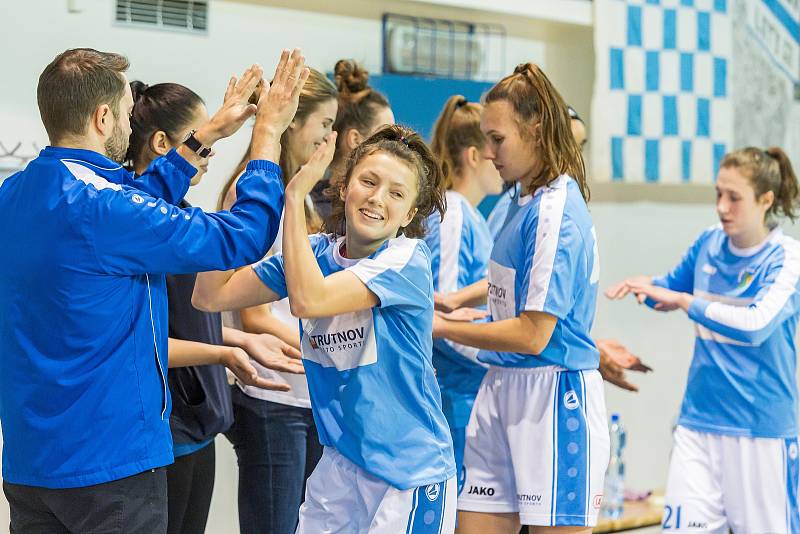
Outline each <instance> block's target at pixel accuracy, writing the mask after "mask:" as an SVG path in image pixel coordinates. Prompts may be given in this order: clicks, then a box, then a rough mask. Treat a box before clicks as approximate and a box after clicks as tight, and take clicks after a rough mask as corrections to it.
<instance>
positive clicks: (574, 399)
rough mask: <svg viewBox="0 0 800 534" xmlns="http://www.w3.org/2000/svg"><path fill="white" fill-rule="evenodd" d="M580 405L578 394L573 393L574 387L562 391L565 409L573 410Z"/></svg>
mask: <svg viewBox="0 0 800 534" xmlns="http://www.w3.org/2000/svg"><path fill="white" fill-rule="evenodd" d="M580 405H581V401H579V400H578V394H577V393H575V390H574V389H571V390H569V391H567V392H566V393H564V407H565V408H566V409H567V410H574V409H576V408H578V407H579V406H580Z"/></svg>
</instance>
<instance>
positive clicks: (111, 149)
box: [105, 123, 128, 163]
mask: <svg viewBox="0 0 800 534" xmlns="http://www.w3.org/2000/svg"><path fill="white" fill-rule="evenodd" d="M105 149H106V156H108V157H109V158H111V159H112V160H114V161H116V162H117V163H124V162H125V156H126V154H127V152H128V136H127V135H125V132H124V131H123V130H122V127H120V125H119V124H117V123H114V130H113V131H112V132H111V138H110V139H108V140H107V141H106V143H105Z"/></svg>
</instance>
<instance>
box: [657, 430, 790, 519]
mask: <svg viewBox="0 0 800 534" xmlns="http://www.w3.org/2000/svg"><path fill="white" fill-rule="evenodd" d="M674 439H675V442H674V445H673V448H672V458H671V460H670V463H669V476H668V477H667V494H666V498H665V504H666V506H665V508H664V519H663V523H662V528H663V530H664V531H669V532H671V531H675V530H678V531H682V532H704V533H709V534H711V533H717V532H719V533H725V532H728V529H729V528H730V529H731V530H732V531H733V532H734V533H739V532H746V533H748V534H749V533H754V534H759V533H770V534H778V533H787V534H788V533H792V534H797V533H798V532H800V513H799V512H798V506H797V489H798V459H797V439H795V438H792V439H770V438H740V437H735V436H723V435H719V434H709V433H706V432H695V431H694V430H689V429H688V428H686V427H683V426H678V428H676V429H675V434H674Z"/></svg>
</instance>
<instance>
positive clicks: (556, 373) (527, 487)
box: [458, 366, 609, 526]
mask: <svg viewBox="0 0 800 534" xmlns="http://www.w3.org/2000/svg"><path fill="white" fill-rule="evenodd" d="M608 457H609V435H608V423H607V421H606V408H605V396H604V391H603V379H602V378H601V376H600V373H598V372H597V371H594V370H592V371H565V370H563V369H561V368H558V367H539V368H505V367H494V366H493V367H491V368H490V369H489V371H488V373H487V374H486V377H485V378H484V379H483V383H482V384H481V387H480V390H479V391H478V396H477V398H476V399H475V406H474V407H473V409H472V416H471V418H470V420H469V424H468V425H467V444H466V448H465V450H464V471H465V481H464V488H463V490H462V492H461V494H460V495H459V498H458V509H459V510H465V511H471V512H488V513H514V512H516V513H519V519H520V522H521V523H522V524H523V525H537V526H594V525H595V524H596V523H597V514H598V512H599V510H600V505H601V503H602V498H603V480H604V477H605V472H606V468H607V466H608Z"/></svg>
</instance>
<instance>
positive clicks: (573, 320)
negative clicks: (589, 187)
mask: <svg viewBox="0 0 800 534" xmlns="http://www.w3.org/2000/svg"><path fill="white" fill-rule="evenodd" d="M519 204H520V209H519V211H517V213H516V214H514V215H513V217H512V218H511V220H510V221H509V222H508V223H507V224H506V225H505V227H504V228H503V229H502V230H501V232H500V235H499V236H498V238H497V240H496V241H495V246H494V248H493V249H492V256H491V260H490V261H489V276H488V278H489V299H488V301H489V315H490V319H491V320H492V321H502V320H504V319H511V318H513V317H519V315H520V313H522V312H525V311H538V312H544V313H548V314H550V315H553V316H555V317H557V318H558V321H557V322H556V325H555V329H554V330H553V335H552V336H551V338H550V342H549V343H548V344H547V346H546V347H545V349H544V350H543V351H542V353H541V354H538V355H535V356H534V355H530V354H520V353H511V352H496V351H481V353H480V354H479V355H478V359H479V360H480V361H482V362H485V363H488V364H491V365H499V366H503V367H542V366H546V365H556V366H559V367H562V368H564V369H567V370H570V371H577V370H586V369H597V368H598V366H599V363H600V354H599V352H598V351H597V347H595V345H594V342H593V341H592V338H591V337H590V336H589V332H590V331H591V329H592V322H593V321H594V311H595V303H596V301H597V283H598V281H599V278H600V260H599V257H598V254H597V242H596V239H595V230H594V226H593V224H592V217H591V215H590V214H589V209H588V207H587V206H586V202H585V201H584V200H583V197H582V196H581V192H580V189H579V188H578V184H577V182H575V180H573V179H572V178H571V177H569V176H566V175H562V176H559V177H558V178H556V179H555V180H553V182H551V183H550V185H547V186H544V187H540V188H539V189H537V190H536V191H535V192H534V193H533V194H532V195H526V196H524V197H522V198H520V199H519Z"/></svg>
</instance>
